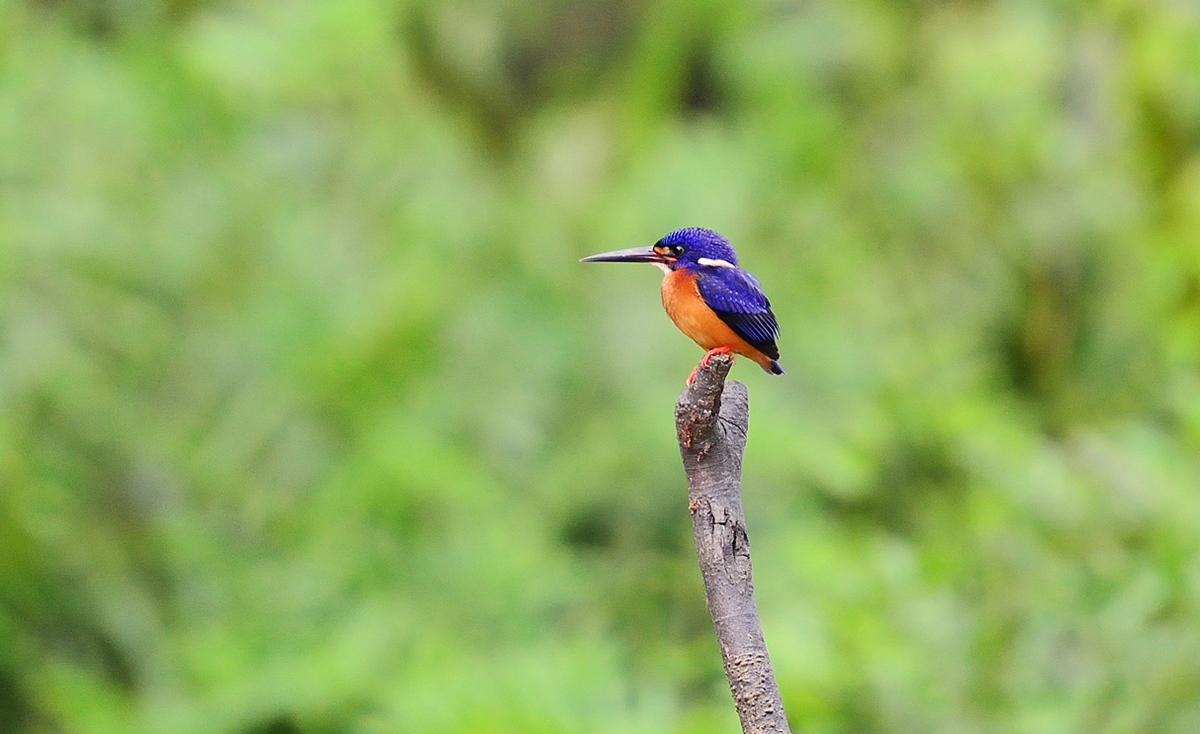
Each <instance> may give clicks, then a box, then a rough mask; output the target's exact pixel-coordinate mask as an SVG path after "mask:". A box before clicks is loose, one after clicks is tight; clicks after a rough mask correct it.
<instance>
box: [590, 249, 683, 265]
mask: <svg viewBox="0 0 1200 734" xmlns="http://www.w3.org/2000/svg"><path fill="white" fill-rule="evenodd" d="M579 262H581V263H665V262H669V261H668V260H667V258H665V257H663V256H662V255H660V254H658V253H657V252H655V251H654V248H653V247H631V248H629V249H628V250H613V251H612V252H602V253H600V254H599V255H589V256H588V257H585V258H583V259H582V260H580V261H579Z"/></svg>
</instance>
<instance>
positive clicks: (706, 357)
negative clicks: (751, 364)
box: [687, 347, 737, 385]
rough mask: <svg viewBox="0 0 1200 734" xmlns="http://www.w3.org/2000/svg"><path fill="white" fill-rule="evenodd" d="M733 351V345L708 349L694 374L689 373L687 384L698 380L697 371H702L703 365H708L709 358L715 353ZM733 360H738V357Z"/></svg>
mask: <svg viewBox="0 0 1200 734" xmlns="http://www.w3.org/2000/svg"><path fill="white" fill-rule="evenodd" d="M731 352H733V347H717V348H716V349H710V350H708V354H705V355H704V358H703V359H701V360H700V364H698V365H696V368H695V369H694V370H692V374H690V375H688V380H687V384H689V385H691V384H692V383H693V382H695V381H696V373H697V372H699V371H700V368H701V367H707V366H708V360H710V359H712V358H713V355H715V354H730V353H731ZM733 360H734V361H735V362H736V361H737V357H734V358H733Z"/></svg>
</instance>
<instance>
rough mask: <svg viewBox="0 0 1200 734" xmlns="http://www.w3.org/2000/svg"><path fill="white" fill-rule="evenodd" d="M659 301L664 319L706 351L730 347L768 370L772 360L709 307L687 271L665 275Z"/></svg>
mask: <svg viewBox="0 0 1200 734" xmlns="http://www.w3.org/2000/svg"><path fill="white" fill-rule="evenodd" d="M662 300H663V307H664V308H665V309H667V315H668V316H670V317H671V320H672V321H674V322H675V325H676V326H678V327H679V330H680V331H682V332H683V333H684V334H686V335H687V336H688V338H689V339H691V340H692V341H694V342H696V343H697V344H699V345H700V346H701V347H703V348H704V349H705V350H709V349H716V348H717V347H729V348H731V349H732V350H733V351H734V352H737V353H738V354H741V355H744V356H746V357H749V358H750V359H753V360H754V361H755V362H758V363H759V364H760V365H763V367H764V368H766V369H770V368H769V366H768V365H770V363H771V359H770V358H769V357H767V356H766V355H765V354H763V353H762V352H760V351H758V350H757V349H755V348H754V347H752V346H750V345H749V344H748V343H747V342H746V340H745V339H743V338H741V337H740V336H738V335H737V334H736V333H735V332H734V331H733V329H731V328H729V325H728V324H726V323H725V322H724V321H722V320H721V317H720V316H717V314H716V312H715V311H713V310H712V309H711V308H709V307H708V304H706V303H705V302H704V299H703V298H701V297H700V291H699V289H698V288H696V279H695V278H694V277H693V276H692V275H690V274H688V273H687V271H684V270H673V271H671V272H670V273H667V275H666V277H664V278H663V282H662Z"/></svg>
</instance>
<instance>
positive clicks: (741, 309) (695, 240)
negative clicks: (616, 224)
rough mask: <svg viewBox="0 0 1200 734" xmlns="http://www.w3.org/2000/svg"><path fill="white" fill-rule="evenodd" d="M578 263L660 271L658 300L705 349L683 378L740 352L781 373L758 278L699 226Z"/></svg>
mask: <svg viewBox="0 0 1200 734" xmlns="http://www.w3.org/2000/svg"><path fill="white" fill-rule="evenodd" d="M580 262H585V263H596V262H624V263H652V264H653V265H657V266H658V267H659V268H660V269H662V271H663V281H662V302H663V307H664V308H665V309H666V310H667V315H668V316H670V317H671V320H672V321H674V322H675V325H676V326H677V327H679V330H680V331H682V332H683V333H684V334H685V335H686V336H687V337H688V338H689V339H691V340H692V341H694V342H696V343H697V344H699V345H700V347H701V348H702V349H706V350H708V353H707V354H705V355H704V358H703V359H701V360H700V364H699V365H698V366H697V367H696V369H694V370H692V374H691V375H690V376H689V377H688V384H689V385H690V384H692V381H693V380H695V379H696V372H697V371H698V370H699V369H700V367H703V366H704V365H707V364H708V360H709V359H711V358H712V357H713V355H715V354H729V353H731V352H732V353H734V354H741V355H743V356H745V357H749V358H750V359H752V360H754V361H755V362H757V363H758V364H759V366H761V367H762V368H763V369H764V370H766V371H767V372H769V373H771V374H773V375H782V374H783V367H782V366H781V365H780V364H779V347H777V346H776V345H775V340H776V339H778V338H779V324H778V323H776V321H775V314H774V313H772V312H771V301H770V300H768V299H767V296H766V294H765V293H763V290H762V286H761V285H759V283H758V279H757V278H755V277H754V276H753V275H751V274H750V273H747V272H746V271H745V270H742V269H741V268H740V267H738V256H737V253H736V252H734V250H733V245H731V244H729V240H727V239H725V238H724V237H722V236H721V235H719V234H717V233H716V232H714V231H712V230H711V229H702V228H700V227H687V228H685V229H677V230H675V231H674V232H672V233H670V234H668V235H667V236H666V237H663V238H662V239H661V240H659V241H658V242H655V243H654V244H653V245H651V246H650V247H634V248H630V249H628V250H615V251H613V252H604V253H601V254H599V255H592V256H590V257H585V258H583V259H582V260H580Z"/></svg>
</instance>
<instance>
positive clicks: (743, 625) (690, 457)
mask: <svg viewBox="0 0 1200 734" xmlns="http://www.w3.org/2000/svg"><path fill="white" fill-rule="evenodd" d="M732 366H733V360H732V359H731V358H730V357H728V356H726V355H715V356H713V357H712V359H710V360H709V363H708V365H707V366H704V367H701V368H700V369H699V371H698V372H697V373H696V379H695V381H694V382H693V383H692V384H691V385H690V386H689V387H688V388H687V389H686V390H684V391H683V394H681V395H680V396H679V402H677V403H676V404H675V430H676V433H677V434H678V435H679V451H680V453H681V454H682V455H683V469H684V472H685V473H686V474H687V481H688V499H689V500H690V504H689V507H690V509H691V511H692V530H693V533H694V534H695V537H696V555H697V556H698V557H699V559H700V574H701V576H703V577H704V594H705V596H706V597H707V598H708V610H709V612H710V613H711V614H712V620H713V627H714V628H715V629H716V632H717V642H718V643H719V644H720V646H721V658H722V660H723V661H724V663H725V675H726V677H728V678H729V690H730V692H731V693H732V694H733V703H734V705H735V706H737V712H738V718H739V719H740V720H741V722H742V731H743V732H745V733H746V734H759V733H760V732H789V734H790V731H791V730H790V729H789V728H788V722H787V716H786V715H785V714H784V711H783V700H782V699H781V698H780V696H779V685H778V684H777V683H776V682H775V673H774V672H773V671H772V670H771V659H770V657H769V656H768V655H767V643H766V641H765V640H764V638H763V631H762V621H761V620H760V619H759V616H758V605H757V604H756V603H755V601H754V581H753V578H752V574H751V566H750V541H749V538H748V537H747V535H746V516H745V514H744V513H743V512H742V454H743V452H744V451H745V449H746V431H747V429H748V428H749V425H750V403H749V397H748V394H747V392H746V386H745V385H743V384H742V383H740V382H730V383H729V384H728V385H726V384H725V377H726V375H728V374H729V368H730V367H732Z"/></svg>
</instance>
